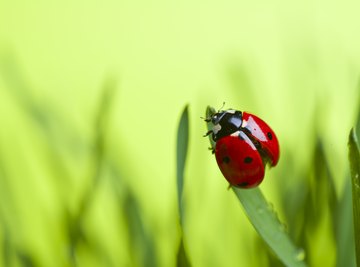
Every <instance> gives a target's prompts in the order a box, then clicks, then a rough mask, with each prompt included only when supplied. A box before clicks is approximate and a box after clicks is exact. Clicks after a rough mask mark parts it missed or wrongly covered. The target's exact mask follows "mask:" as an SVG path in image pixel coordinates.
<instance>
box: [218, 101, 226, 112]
mask: <svg viewBox="0 0 360 267" xmlns="http://www.w3.org/2000/svg"><path fill="white" fill-rule="evenodd" d="M224 106H225V101H224V102H223V104H222V106H221V108H220V109H219V112H220V110H222V109H223V107H224Z"/></svg>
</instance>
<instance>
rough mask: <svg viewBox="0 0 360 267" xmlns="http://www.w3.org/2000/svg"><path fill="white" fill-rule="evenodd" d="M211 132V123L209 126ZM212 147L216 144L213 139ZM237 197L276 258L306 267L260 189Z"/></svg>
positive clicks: (295, 266)
mask: <svg viewBox="0 0 360 267" xmlns="http://www.w3.org/2000/svg"><path fill="white" fill-rule="evenodd" d="M215 112H216V111H215V109H214V108H212V107H209V106H208V107H207V109H206V117H207V118H209V117H210V116H211V115H212V114H214V113H215ZM207 126H208V130H210V127H211V122H210V123H208V124H207ZM209 139H210V143H211V146H212V147H214V145H215V144H214V142H213V141H212V139H211V138H209ZM233 190H234V192H235V194H236V196H237V197H238V199H239V201H240V202H241V204H242V206H243V207H244V209H245V213H246V215H247V217H248V218H249V220H250V222H251V224H252V225H253V226H254V228H255V230H256V231H257V232H258V234H259V235H260V236H261V238H262V239H263V240H264V241H265V242H266V243H267V244H268V245H269V247H270V248H271V249H272V250H273V252H274V253H275V254H276V256H277V257H278V258H279V260H280V261H281V262H283V264H284V265H286V266H292V267H305V266H307V265H306V263H305V262H304V259H305V252H304V250H303V249H299V248H297V247H296V246H295V245H294V244H293V242H292V240H291V239H290V237H289V235H288V234H287V233H286V231H285V229H286V227H285V225H284V224H282V223H281V222H280V221H279V219H278V217H277V215H276V213H275V212H274V210H273V209H272V207H271V205H269V204H268V203H267V202H266V200H265V198H264V196H263V194H262V193H261V191H260V189H259V188H253V189H239V188H233Z"/></svg>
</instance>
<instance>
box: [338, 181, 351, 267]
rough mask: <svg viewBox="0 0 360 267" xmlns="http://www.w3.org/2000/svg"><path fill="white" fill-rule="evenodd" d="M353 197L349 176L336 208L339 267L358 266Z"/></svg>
mask: <svg viewBox="0 0 360 267" xmlns="http://www.w3.org/2000/svg"><path fill="white" fill-rule="evenodd" d="M347 178H348V177H347ZM351 198H352V194H351V179H350V178H349V179H346V183H345V187H344V190H343V193H342V197H341V198H340V201H339V203H338V206H337V209H336V217H337V223H336V242H337V257H336V266H337V267H342V266H347V267H355V266H356V263H355V261H356V260H355V246H354V242H355V240H354V227H353V214H352V204H351Z"/></svg>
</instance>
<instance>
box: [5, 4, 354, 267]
mask: <svg viewBox="0 0 360 267" xmlns="http://www.w3.org/2000/svg"><path fill="white" fill-rule="evenodd" d="M359 11H360V3H359V2H358V1H342V2H337V1H320V0H317V1H280V0H278V1H270V2H269V1H253V2H249V1H230V0H228V1H179V2H178V1H164V0H158V1H111V0H109V1H103V2H98V1H68V0H65V1H50V2H49V1H40V0H34V1H18V0H15V1H4V0H3V1H0V129H1V130H0V259H1V260H0V265H1V266H176V258H177V253H178V249H179V242H180V239H181V230H180V224H179V215H178V209H177V207H178V206H177V196H176V192H177V191H176V133H177V126H178V123H179V119H180V115H181V112H182V110H183V108H184V106H185V105H186V104H189V114H190V140H189V150H188V156H187V161H186V169H185V184H184V208H185V212H184V216H185V217H184V225H183V233H184V246H185V250H186V253H187V256H188V258H189V261H190V262H191V264H192V266H277V265H279V266H281V264H279V263H278V262H277V261H276V259H275V257H274V256H273V255H272V253H271V252H269V250H268V249H267V247H266V246H265V245H264V244H263V242H262V241H261V240H260V239H259V237H258V236H257V234H256V232H255V231H254V230H253V228H252V226H251V224H250V223H249V221H248V220H247V218H246V216H245V214H244V213H243V210H242V209H241V207H240V205H239V203H238V201H237V199H236V197H235V196H234V194H233V193H232V192H231V191H229V190H226V189H227V183H226V180H225V179H224V178H223V177H222V175H221V173H220V171H219V169H218V167H217V165H216V162H215V160H214V158H213V156H212V155H211V153H210V152H209V151H208V150H207V148H208V146H209V143H208V139H207V138H203V137H202V135H203V134H204V133H205V132H206V127H205V123H204V122H203V121H202V120H201V119H200V118H199V117H200V116H204V113H205V108H206V106H207V105H212V106H214V107H216V108H220V106H221V104H222V103H223V101H225V102H226V106H225V108H230V107H232V108H236V109H239V110H246V111H249V112H251V113H254V114H257V115H258V116H260V117H261V118H263V119H264V120H265V121H266V122H268V123H269V124H270V125H271V127H272V128H273V129H274V131H275V132H276V133H277V135H278V138H279V140H280V146H281V157H280V162H279V164H278V166H277V167H276V168H274V169H272V170H270V171H269V170H268V171H267V173H266V178H265V180H264V182H263V183H262V185H261V189H262V190H263V192H264V194H265V196H266V197H267V199H268V200H269V201H270V202H271V203H272V204H273V206H274V209H275V210H276V211H277V212H278V216H279V218H280V220H281V221H283V222H284V223H285V225H286V228H287V230H288V231H289V234H290V235H291V237H292V238H293V239H294V242H295V243H296V244H297V245H298V246H299V247H301V248H303V249H304V250H303V254H304V255H303V256H304V257H305V260H306V261H307V262H308V264H309V265H310V266H354V261H353V259H354V252H353V243H352V234H351V229H352V225H351V223H352V218H351V195H350V191H349V188H350V187H349V183H348V181H349V170H348V162H347V137H348V133H349V131H350V128H351V127H352V126H353V125H354V124H355V121H356V117H357V114H358V110H359V101H358V99H359V87H358V80H359V70H360V31H359V28H360V17H359ZM346 260H348V261H349V262H347V261H346ZM344 262H347V263H348V265H342V264H344ZM319 264H320V265H319Z"/></svg>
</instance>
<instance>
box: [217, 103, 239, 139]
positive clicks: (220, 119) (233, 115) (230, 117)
mask: <svg viewBox="0 0 360 267" xmlns="http://www.w3.org/2000/svg"><path fill="white" fill-rule="evenodd" d="M211 122H212V124H213V125H214V126H213V128H212V131H211V132H212V138H213V140H214V141H215V142H216V141H217V140H219V139H220V138H222V137H224V136H227V135H231V134H232V133H235V132H236V131H238V130H240V128H241V125H242V113H241V111H238V110H233V109H229V110H221V111H219V112H217V113H215V114H214V115H212V116H211Z"/></svg>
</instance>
